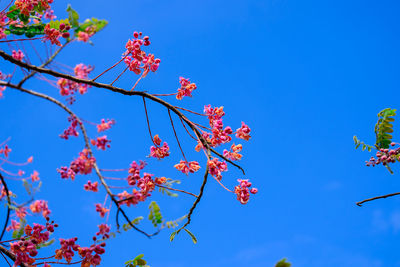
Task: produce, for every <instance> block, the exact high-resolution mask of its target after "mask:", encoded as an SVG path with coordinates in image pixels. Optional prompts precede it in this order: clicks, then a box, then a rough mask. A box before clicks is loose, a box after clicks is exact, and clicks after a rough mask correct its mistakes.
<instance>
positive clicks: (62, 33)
mask: <svg viewBox="0 0 400 267" xmlns="http://www.w3.org/2000/svg"><path fill="white" fill-rule="evenodd" d="M70 29H71V26H70V25H65V24H64V23H61V24H60V26H59V28H58V29H56V28H52V27H51V26H50V24H47V25H46V26H45V27H44V35H45V36H44V39H43V40H44V41H45V40H49V41H50V42H51V44H55V45H58V46H61V42H60V40H59V39H60V37H63V38H69V36H70V34H69V32H68V31H69V30H70Z"/></svg>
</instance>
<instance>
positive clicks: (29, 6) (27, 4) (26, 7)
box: [14, 0, 53, 16]
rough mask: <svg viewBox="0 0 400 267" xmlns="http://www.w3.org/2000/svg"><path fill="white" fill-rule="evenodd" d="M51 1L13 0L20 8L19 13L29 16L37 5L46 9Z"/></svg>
mask: <svg viewBox="0 0 400 267" xmlns="http://www.w3.org/2000/svg"><path fill="white" fill-rule="evenodd" d="M51 3H53V0H15V3H14V5H15V6H16V7H17V8H18V9H19V10H21V14H23V15H25V16H29V15H30V13H31V12H33V11H34V9H35V7H37V6H38V5H40V6H41V8H42V9H43V10H46V9H49V8H50V4H51Z"/></svg>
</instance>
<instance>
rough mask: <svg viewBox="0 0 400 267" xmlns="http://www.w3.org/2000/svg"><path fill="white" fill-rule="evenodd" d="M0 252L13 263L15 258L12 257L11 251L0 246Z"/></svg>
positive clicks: (23, 265) (26, 266)
mask: <svg viewBox="0 0 400 267" xmlns="http://www.w3.org/2000/svg"><path fill="white" fill-rule="evenodd" d="M0 251H1V252H2V253H3V254H4V255H6V256H7V257H9V258H10V259H11V260H13V261H15V260H16V257H15V255H14V253H12V252H11V251H9V250H8V249H6V248H5V247H3V246H2V245H0ZM19 266H22V267H28V265H26V264H25V263H21V264H20V265H19Z"/></svg>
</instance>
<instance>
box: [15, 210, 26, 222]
mask: <svg viewBox="0 0 400 267" xmlns="http://www.w3.org/2000/svg"><path fill="white" fill-rule="evenodd" d="M27 214H28V211H27V210H26V208H25V207H19V208H16V209H15V215H17V217H18V218H20V219H23V218H25V217H26V215H27Z"/></svg>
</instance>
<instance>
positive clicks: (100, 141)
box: [90, 135, 111, 150]
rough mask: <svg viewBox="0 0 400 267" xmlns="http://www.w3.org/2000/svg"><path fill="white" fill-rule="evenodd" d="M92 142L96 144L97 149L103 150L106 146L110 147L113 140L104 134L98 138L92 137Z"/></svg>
mask: <svg viewBox="0 0 400 267" xmlns="http://www.w3.org/2000/svg"><path fill="white" fill-rule="evenodd" d="M90 142H91V143H92V145H94V146H96V147H97V149H101V150H106V147H108V148H109V147H110V144H109V143H110V142H111V140H108V139H107V135H104V136H102V137H97V139H96V140H94V139H92V140H91V141H90Z"/></svg>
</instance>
